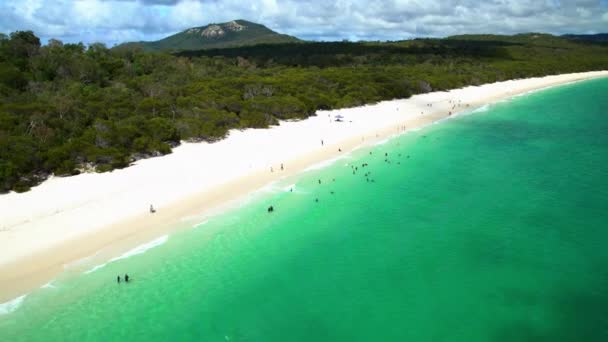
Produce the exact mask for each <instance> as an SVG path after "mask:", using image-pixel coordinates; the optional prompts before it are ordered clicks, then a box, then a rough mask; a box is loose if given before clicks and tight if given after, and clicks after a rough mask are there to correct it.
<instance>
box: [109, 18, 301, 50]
mask: <svg viewBox="0 0 608 342" xmlns="http://www.w3.org/2000/svg"><path fill="white" fill-rule="evenodd" d="M299 41H300V40H299V39H298V38H296V37H292V36H289V35H286V34H280V33H277V32H275V31H273V30H271V29H269V28H267V27H266V26H264V25H260V24H256V23H253V22H250V21H247V20H233V21H229V22H226V23H221V24H209V25H206V26H200V27H192V28H189V29H187V30H184V31H182V32H180V33H177V34H174V35H172V36H169V37H166V38H163V39H161V40H157V41H152V42H132V43H124V44H121V45H119V47H126V46H141V47H142V48H143V49H144V50H147V51H159V50H172V51H176V50H201V49H217V48H227V47H239V46H247V45H257V44H278V43H295V42H299Z"/></svg>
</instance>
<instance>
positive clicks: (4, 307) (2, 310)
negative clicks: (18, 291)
mask: <svg viewBox="0 0 608 342" xmlns="http://www.w3.org/2000/svg"><path fill="white" fill-rule="evenodd" d="M25 296H26V295H23V296H20V297H17V298H15V299H13V300H10V301H8V302H5V303H2V304H0V315H6V314H9V313H11V312H13V311H15V310H17V308H18V307H19V306H20V305H21V303H23V300H24V299H25Z"/></svg>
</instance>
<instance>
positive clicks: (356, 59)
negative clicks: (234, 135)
mask: <svg viewBox="0 0 608 342" xmlns="http://www.w3.org/2000/svg"><path fill="white" fill-rule="evenodd" d="M480 37H481V38H475V37H455V38H453V39H443V40H437V39H424V40H413V41H403V42H391V43H302V44H284V45H260V46H253V47H243V48H234V49H223V50H207V51H195V52H182V53H180V54H178V55H170V54H165V53H150V52H143V51H141V50H138V49H136V48H129V47H123V48H114V49H108V48H106V47H105V46H104V45H102V44H92V45H90V46H88V47H86V46H84V45H83V44H63V43H61V42H60V41H57V40H51V41H49V43H48V44H47V45H45V46H41V44H40V40H39V39H38V38H37V37H36V36H35V35H34V34H33V33H32V32H29V31H28V32H14V33H12V34H11V35H10V36H6V35H0V192H6V191H9V190H15V191H26V190H27V189H29V187H31V186H33V185H36V184H38V183H39V182H41V181H42V180H44V179H46V178H47V177H48V176H49V175H51V174H55V175H72V174H77V173H79V172H82V171H83V170H95V171H98V172H104V171H108V170H112V169H115V168H122V167H126V166H128V165H129V164H130V163H132V162H133V161H135V160H137V159H140V158H146V157H151V156H157V155H162V154H166V153H170V152H171V148H172V147H175V146H177V145H178V144H179V143H180V141H184V140H186V141H210V142H213V141H216V140H218V139H222V138H223V137H225V136H226V134H227V132H228V130H230V129H233V128H236V129H242V128H248V127H256V128H263V127H268V126H269V125H273V124H276V123H277V122H278V120H288V119H303V118H306V117H308V116H310V115H314V113H315V111H316V110H318V109H333V108H342V107H350V106H358V105H362V104H366V103H373V102H378V101H381V100H388V99H394V98H404V97H409V96H411V95H412V94H416V93H420V92H425V91H430V90H446V89H452V88H458V87H462V86H466V85H472V84H482V83H487V82H495V81H501V80H506V79H512V78H522V77H531V76H542V75H548V74H557V73H565V72H579V71H589V70H600V69H606V68H608V48H606V47H603V46H593V45H579V44H576V43H573V42H570V41H567V40H565V39H560V38H556V37H553V38H552V39H543V38H542V37H541V38H540V39H538V38H534V37H532V36H531V37H527V38H526V37H523V38H522V37H518V38H517V39H513V38H508V37H507V38H508V39H507V38H501V37H496V36H492V39H488V38H487V36H483V37H482V36H480ZM551 37H552V36H551Z"/></svg>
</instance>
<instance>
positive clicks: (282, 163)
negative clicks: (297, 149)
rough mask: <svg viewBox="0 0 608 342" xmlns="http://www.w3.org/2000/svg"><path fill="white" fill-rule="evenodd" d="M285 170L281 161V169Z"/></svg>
mask: <svg viewBox="0 0 608 342" xmlns="http://www.w3.org/2000/svg"><path fill="white" fill-rule="evenodd" d="M283 170H284V169H283V163H281V171H283Z"/></svg>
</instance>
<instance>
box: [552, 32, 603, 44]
mask: <svg viewBox="0 0 608 342" xmlns="http://www.w3.org/2000/svg"><path fill="white" fill-rule="evenodd" d="M562 37H564V38H566V39H570V40H579V41H584V42H595V43H608V33H598V34H565V35H563V36H562Z"/></svg>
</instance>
